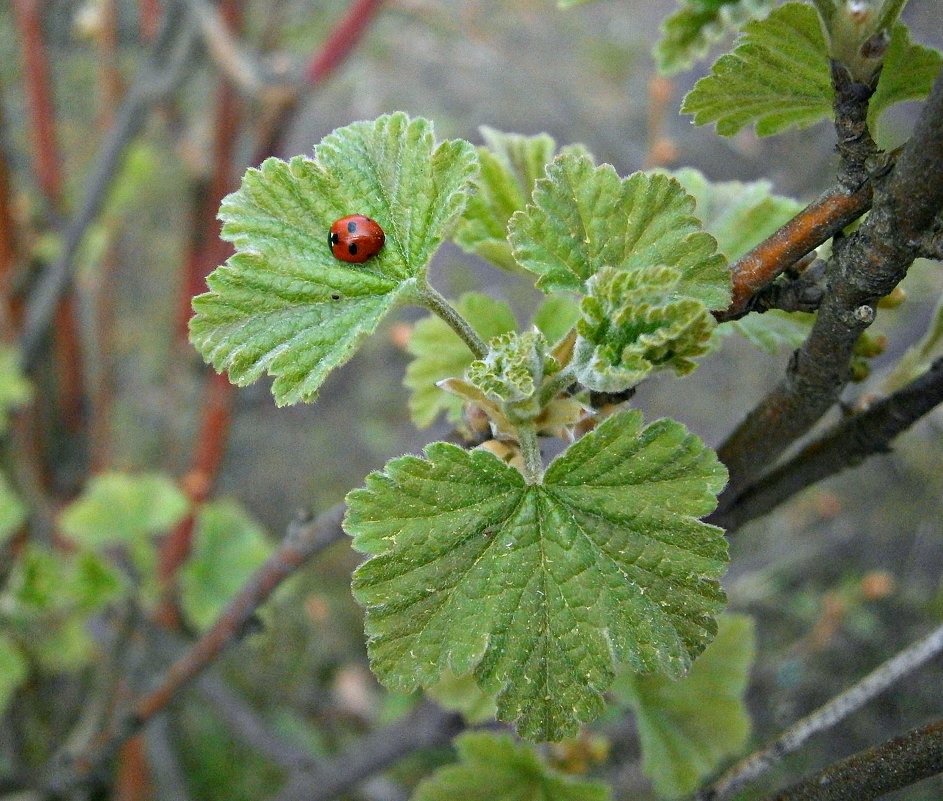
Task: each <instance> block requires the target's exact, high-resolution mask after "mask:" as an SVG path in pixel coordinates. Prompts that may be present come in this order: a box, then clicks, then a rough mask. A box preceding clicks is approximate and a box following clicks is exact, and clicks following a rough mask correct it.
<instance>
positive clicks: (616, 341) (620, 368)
mask: <svg viewBox="0 0 943 801" xmlns="http://www.w3.org/2000/svg"><path fill="white" fill-rule="evenodd" d="M680 277H681V276H680V273H679V272H678V270H676V269H673V268H671V267H663V266H657V267H647V268H640V269H637V270H633V271H632V272H622V271H620V270H615V269H612V268H606V269H603V270H602V271H600V272H599V273H597V274H596V275H595V276H593V277H592V278H591V279H590V280H589V282H588V294H587V295H586V297H585V298H584V299H583V303H582V305H581V310H582V317H581V318H580V321H579V323H577V326H576V330H577V339H576V345H575V349H574V355H573V364H574V367H575V368H576V375H577V378H578V379H579V381H580V383H581V384H582V385H583V386H585V387H588V388H589V389H593V390H597V391H599V392H620V391H622V390H626V389H629V388H631V387H634V386H635V385H636V384H638V383H639V382H640V381H641V380H642V379H643V378H644V377H645V376H646V375H648V374H649V373H650V372H652V371H653V370H655V369H658V368H671V369H673V370H674V371H675V373H677V374H678V375H685V374H687V373H690V372H691V371H692V370H694V368H695V367H696V366H697V363H696V362H695V361H694V359H695V358H696V357H698V356H703V355H704V354H705V353H707V352H708V350H709V349H710V348H709V346H710V339H711V332H712V331H713V329H714V327H715V325H716V323H715V322H714V318H713V316H712V315H711V313H710V311H709V310H708V308H707V306H705V305H704V304H703V303H701V302H700V301H699V300H695V299H694V298H688V297H683V296H679V295H678V293H677V285H678V283H679V280H680Z"/></svg>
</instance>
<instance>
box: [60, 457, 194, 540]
mask: <svg viewBox="0 0 943 801" xmlns="http://www.w3.org/2000/svg"><path fill="white" fill-rule="evenodd" d="M188 509H189V501H187V497H186V496H185V495H184V494H183V492H181V490H180V489H179V488H178V487H177V485H176V484H175V483H174V481H173V479H171V478H170V477H169V476H166V475H164V474H162V473H142V474H140V475H129V474H127V473H102V474H100V475H97V476H94V477H93V478H92V479H90V480H89V482H88V485H87V486H86V487H85V490H84V491H83V492H82V494H81V495H80V496H79V497H78V498H76V499H75V500H74V501H73V502H72V503H70V504H69V505H68V506H67V507H66V508H65V509H64V510H63V512H62V514H61V516H60V518H59V524H60V525H61V526H62V530H63V531H64V532H65V533H66V534H67V535H68V536H69V537H71V538H72V539H73V540H74V541H75V543H76V544H77V545H81V546H84V547H86V548H102V547H107V546H109V545H117V544H130V545H134V544H136V543H138V542H140V541H141V540H144V539H147V538H149V537H150V536H152V535H154V534H162V533H164V532H166V531H168V530H169V529H171V528H173V526H175V525H176V524H177V523H179V522H180V521H181V520H182V519H183V518H184V516H185V515H186V514H187V510H188Z"/></svg>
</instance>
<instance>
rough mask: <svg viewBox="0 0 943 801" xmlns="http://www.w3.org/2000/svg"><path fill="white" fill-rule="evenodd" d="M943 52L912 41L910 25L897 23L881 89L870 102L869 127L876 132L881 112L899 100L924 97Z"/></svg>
mask: <svg viewBox="0 0 943 801" xmlns="http://www.w3.org/2000/svg"><path fill="white" fill-rule="evenodd" d="M941 65H943V55H941V54H940V51H939V50H935V49H933V48H932V47H924V46H923V45H920V44H915V43H913V42H911V41H910V34H909V32H908V31H907V26H906V25H901V24H897V25H895V26H894V29H893V31H892V33H891V41H890V44H889V45H888V47H887V52H886V53H885V54H884V66H883V67H882V68H881V77H880V79H879V80H878V85H877V89H876V90H875V92H874V94H873V95H872V96H871V100H870V101H869V103H868V127H869V128H870V129H871V131H872V132H873V131H874V130H875V127H876V125H877V122H878V120H879V119H880V117H881V115H882V114H883V113H884V112H885V111H887V109H889V108H890V107H891V106H893V105H894V104H895V103H903V102H904V101H906V100H921V99H922V98H924V97H926V96H927V95H928V94H929V93H930V89H931V88H932V87H933V81H934V80H935V79H936V76H937V75H939V74H940V67H941Z"/></svg>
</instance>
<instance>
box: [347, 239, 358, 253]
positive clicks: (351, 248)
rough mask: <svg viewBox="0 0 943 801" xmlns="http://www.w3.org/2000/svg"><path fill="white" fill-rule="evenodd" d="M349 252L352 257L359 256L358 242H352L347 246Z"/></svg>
mask: <svg viewBox="0 0 943 801" xmlns="http://www.w3.org/2000/svg"><path fill="white" fill-rule="evenodd" d="M347 252H348V253H349V254H350V255H351V256H356V255H357V243H356V242H351V243H350V244H349V245H348V246H347Z"/></svg>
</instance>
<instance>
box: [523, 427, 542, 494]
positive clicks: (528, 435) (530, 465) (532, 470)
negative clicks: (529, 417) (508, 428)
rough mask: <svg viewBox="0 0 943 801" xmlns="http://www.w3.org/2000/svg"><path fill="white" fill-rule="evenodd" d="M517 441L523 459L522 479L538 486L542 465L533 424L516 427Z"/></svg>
mask: <svg viewBox="0 0 943 801" xmlns="http://www.w3.org/2000/svg"><path fill="white" fill-rule="evenodd" d="M517 441H518V444H520V446H521V455H522V456H523V457H524V478H526V479H527V483H528V484H539V483H540V482H541V481H542V480H543V477H544V463H543V459H542V458H541V457H540V444H539V443H538V441H537V428H536V427H535V426H534V424H533V423H521V424H520V425H518V426H517Z"/></svg>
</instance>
